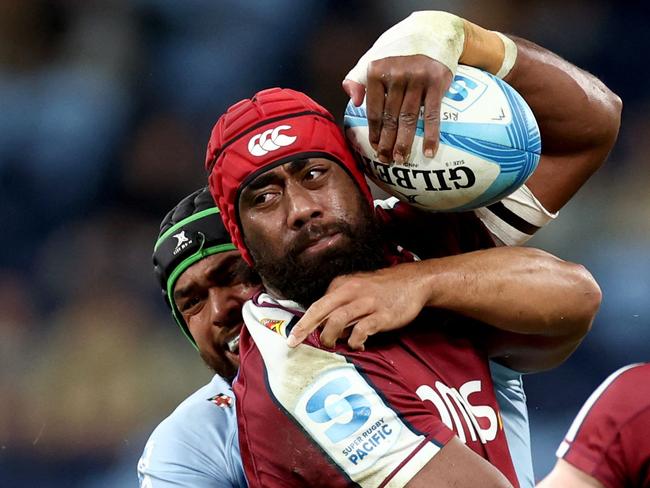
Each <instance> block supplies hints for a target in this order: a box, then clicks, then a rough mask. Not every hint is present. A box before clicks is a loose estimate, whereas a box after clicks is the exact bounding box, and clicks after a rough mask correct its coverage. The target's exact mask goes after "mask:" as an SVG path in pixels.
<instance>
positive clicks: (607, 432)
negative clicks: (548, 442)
mask: <svg viewBox="0 0 650 488" xmlns="http://www.w3.org/2000/svg"><path fill="white" fill-rule="evenodd" d="M557 456H558V457H559V458H562V459H564V460H565V461H567V462H568V463H570V464H572V465H573V466H575V467H576V468H578V469H579V470H580V471H583V472H584V473H586V474H588V475H590V476H592V477H594V478H596V479H597V480H598V481H600V482H601V483H602V484H603V485H605V486H606V487H608V488H615V487H616V488H619V487H626V488H642V487H644V488H646V487H650V363H641V364H632V365H629V366H625V367H623V368H621V369H619V370H618V371H616V372H615V373H612V375H611V376H610V377H609V378H607V379H606V380H605V381H604V382H603V383H602V384H601V385H600V386H599V387H598V389H597V390H596V391H594V393H592V395H591V396H590V397H589V399H588V400H587V402H586V403H585V404H584V405H583V407H582V409H581V410H580V412H579V413H578V416H577V417H576V419H575V420H574V422H573V424H572V425H571V428H570V429H569V432H568V433H567V435H566V437H565V438H564V441H563V442H562V444H561V445H560V447H559V448H558V451H557Z"/></svg>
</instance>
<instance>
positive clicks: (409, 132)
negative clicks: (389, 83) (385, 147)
mask: <svg viewBox="0 0 650 488" xmlns="http://www.w3.org/2000/svg"><path fill="white" fill-rule="evenodd" d="M423 92H424V87H423V85H422V83H420V82H412V83H409V85H408V86H407V87H406V90H405V91H404V99H403V101H402V107H401V109H400V113H399V119H398V128H397V136H396V138H395V148H394V150H393V159H394V160H395V162H396V163H403V162H405V161H407V160H408V157H409V154H410V152H411V146H412V144H413V138H414V137H415V132H416V130H417V123H418V116H419V114H420V106H421V104H422V95H423Z"/></svg>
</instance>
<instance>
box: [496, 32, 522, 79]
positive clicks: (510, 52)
mask: <svg viewBox="0 0 650 488" xmlns="http://www.w3.org/2000/svg"><path fill="white" fill-rule="evenodd" d="M492 32H494V33H495V34H496V35H497V36H499V38H500V39H501V42H503V47H504V48H505V54H504V56H503V63H501V68H499V71H497V72H496V74H495V76H496V77H497V78H505V77H506V76H507V75H508V73H510V70H512V67H513V66H514V65H515V62H516V61H517V44H515V41H513V40H512V39H510V38H509V37H508V36H506V35H504V34H501V32H497V31H492Z"/></svg>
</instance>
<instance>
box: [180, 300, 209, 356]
mask: <svg viewBox="0 0 650 488" xmlns="http://www.w3.org/2000/svg"><path fill="white" fill-rule="evenodd" d="M185 323H186V324H187V328H188V329H190V334H192V338H194V341H195V342H196V343H197V345H198V346H199V347H200V346H201V344H203V343H204V342H205V341H206V340H208V339H207V332H208V330H209V329H210V327H209V321H208V319H207V315H206V312H205V309H204V310H202V311H201V312H199V313H198V314H196V315H192V317H190V318H185Z"/></svg>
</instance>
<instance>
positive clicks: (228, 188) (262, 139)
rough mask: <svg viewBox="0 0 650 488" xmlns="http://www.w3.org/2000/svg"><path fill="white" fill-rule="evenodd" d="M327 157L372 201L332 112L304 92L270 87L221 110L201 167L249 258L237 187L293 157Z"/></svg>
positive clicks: (237, 242) (234, 239)
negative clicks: (205, 172) (203, 168)
mask: <svg viewBox="0 0 650 488" xmlns="http://www.w3.org/2000/svg"><path fill="white" fill-rule="evenodd" d="M307 158H327V159H329V160H331V161H334V162H336V163H338V164H340V165H341V166H342V167H343V169H345V170H346V171H347V172H348V174H349V175H350V176H352V178H353V179H354V180H355V181H356V182H357V184H358V186H359V188H360V189H361V192H362V194H363V195H364V196H365V197H366V199H367V200H368V202H369V203H370V204H371V205H372V196H371V194H370V189H369V188H368V184H367V183H366V180H365V178H364V176H363V173H362V171H361V170H360V169H359V166H358V165H357V162H356V160H355V158H354V156H353V154H352V151H350V149H349V148H348V146H347V143H346V142H345V138H344V137H343V133H342V132H341V129H340V128H339V127H338V126H337V125H336V123H335V122H334V118H333V117H332V115H331V114H330V113H329V112H328V111H327V110H326V109H325V108H323V107H321V106H320V105H319V104H318V103H316V102H315V101H314V100H312V99H311V98H309V97H308V96H307V95H305V94H304V93H300V92H297V91H294V90H289V89H281V88H270V89H268V90H263V91H261V92H259V93H257V94H256V95H255V96H253V98H251V99H250V100H249V99H245V100H242V101H240V102H238V103H236V104H235V105H233V106H232V107H230V108H229V109H228V111H227V112H226V113H225V114H224V115H222V116H221V117H220V118H219V120H218V121H217V123H216V124H215V126H214V128H213V129H212V134H211V136H210V141H209V142H208V150H207V154H206V157H205V167H206V170H207V171H208V181H209V186H210V193H212V197H213V198H214V200H215V202H216V203H217V206H218V207H219V208H220V209H221V217H222V219H223V222H224V224H225V226H226V229H227V230H228V232H229V233H230V237H231V238H232V242H233V243H234V244H235V245H236V246H237V248H238V249H239V250H240V251H241V253H242V256H243V257H244V259H245V260H246V262H248V263H249V264H252V259H251V257H250V255H249V253H248V250H247V249H246V247H245V245H244V240H243V239H242V236H241V225H240V220H239V212H238V206H239V205H238V203H239V195H240V192H241V190H242V189H243V188H244V187H245V186H246V185H247V184H248V183H249V182H250V181H252V180H253V179H254V178H256V177H257V176H258V175H259V174H261V173H263V172H264V171H267V170H269V169H271V168H274V167H276V166H280V165H282V164H285V163H288V162H290V161H293V160H296V159H307Z"/></svg>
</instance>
